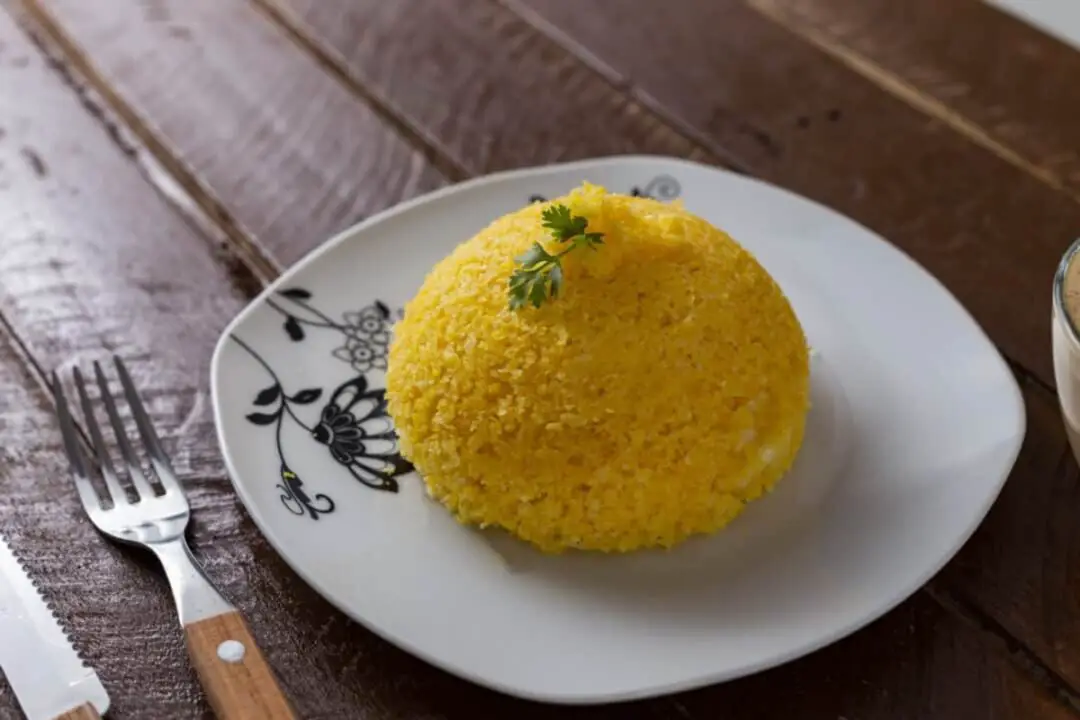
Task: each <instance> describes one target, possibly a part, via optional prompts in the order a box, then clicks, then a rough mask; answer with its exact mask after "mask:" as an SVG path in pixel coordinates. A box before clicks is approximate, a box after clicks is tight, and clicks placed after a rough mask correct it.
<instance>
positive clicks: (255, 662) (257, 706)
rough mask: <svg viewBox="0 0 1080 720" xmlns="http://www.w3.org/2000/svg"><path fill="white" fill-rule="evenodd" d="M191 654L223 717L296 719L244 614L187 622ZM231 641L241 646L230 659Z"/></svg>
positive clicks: (232, 719)
mask: <svg viewBox="0 0 1080 720" xmlns="http://www.w3.org/2000/svg"><path fill="white" fill-rule="evenodd" d="M184 637H185V638H186V640H187V646H188V654H189V655H190V656H191V664H192V665H194V666H195V672H197V673H198V674H199V681H200V682H201V683H202V687H203V690H204V691H205V692H206V696H207V698H208V699H209V701H210V705H211V707H213V708H214V714H215V715H216V716H217V717H218V719H219V720H292V719H293V718H295V717H296V715H295V713H294V712H293V710H292V708H291V707H290V706H289V700H288V698H286V697H285V695H284V694H283V693H282V691H281V688H280V687H279V686H278V682H277V679H276V678H275V677H274V671H273V670H272V669H271V668H270V666H269V665H267V664H266V659H265V658H264V657H263V656H262V652H261V651H260V650H259V645H258V643H257V642H256V640H255V637H254V636H253V635H252V634H251V630H250V629H249V628H248V626H247V623H245V622H244V618H243V617H242V616H241V615H240V613H239V612H235V611H234V612H228V613H224V614H222V615H215V616H214V617H209V618H206V619H204V620H199V621H197V622H193V623H189V624H188V625H185V626H184ZM226 643H231V644H233V645H238V651H236V650H234V652H238V657H229V656H228V652H229V650H230V649H228V648H226V647H225V644H226Z"/></svg>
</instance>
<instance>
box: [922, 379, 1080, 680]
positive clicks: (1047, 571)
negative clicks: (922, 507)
mask: <svg viewBox="0 0 1080 720" xmlns="http://www.w3.org/2000/svg"><path fill="white" fill-rule="evenodd" d="M1023 384H1024V385H1025V386H1026V388H1025V390H1026V392H1025V396H1026V399H1027V403H1026V405H1027V416H1028V433H1027V438H1026V441H1025V443H1024V448H1023V450H1022V451H1021V453H1020V457H1019V459H1018V461H1017V465H1016V469H1015V470H1014V472H1013V475H1012V478H1011V479H1010V480H1009V482H1008V483H1006V485H1005V488H1004V490H1003V491H1002V494H1001V497H1000V498H999V499H998V501H997V503H996V504H995V506H994V508H993V509H992V510H991V511H990V514H989V515H988V517H987V519H986V520H985V522H984V523H983V525H982V527H980V528H979V530H978V531H977V533H976V534H975V536H974V537H973V538H972V540H971V541H970V542H969V543H968V544H967V545H966V546H965V547H964V549H963V550H962V551H961V552H960V554H959V555H958V556H957V558H956V560H954V561H953V562H952V563H951V564H950V565H949V566H948V567H947V568H946V569H945V571H944V572H943V573H942V574H941V576H940V577H939V578H938V579H937V580H936V581H935V582H936V584H937V587H940V588H943V589H945V590H946V591H947V592H950V593H953V594H954V595H955V596H956V597H957V598H959V599H961V600H963V601H966V602H969V603H972V604H973V605H975V606H976V607H978V608H980V610H979V611H980V612H982V613H985V614H986V616H987V619H988V620H989V621H990V622H993V623H997V624H1000V625H1001V626H1002V627H1003V628H1005V629H1006V630H1007V631H1008V632H1010V633H1012V634H1013V635H1014V636H1016V637H1018V638H1020V639H1022V641H1023V642H1024V643H1025V644H1027V645H1029V646H1030V647H1031V648H1032V649H1033V650H1034V651H1035V653H1036V654H1037V655H1038V656H1039V657H1041V658H1042V660H1043V661H1044V662H1045V663H1046V665H1048V666H1049V667H1050V668H1052V669H1053V672H1056V673H1058V674H1060V675H1061V676H1062V677H1063V678H1064V679H1065V680H1066V681H1067V682H1068V683H1070V684H1071V685H1072V687H1073V688H1080V593H1077V592H1075V588H1076V587H1077V582H1078V581H1080V532H1078V530H1077V525H1078V523H1077V519H1076V513H1075V508H1076V507H1077V503H1078V502H1080V471H1078V470H1077V465H1076V461H1075V460H1074V459H1073V457H1072V455H1071V453H1069V452H1068V451H1066V452H1064V453H1062V452H1061V446H1062V442H1063V440H1064V438H1065V431H1064V426H1063V423H1062V421H1061V414H1060V411H1059V409H1058V405H1057V402H1056V399H1055V398H1054V397H1053V396H1052V395H1050V394H1049V393H1044V392H1041V391H1037V390H1036V386H1035V385H1034V383H1032V382H1031V381H1030V380H1026V381H1024V383H1023Z"/></svg>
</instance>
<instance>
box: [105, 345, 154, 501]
mask: <svg viewBox="0 0 1080 720" xmlns="http://www.w3.org/2000/svg"><path fill="white" fill-rule="evenodd" d="M94 375H95V376H96V378H97V384H98V390H99V391H100V392H101V399H102V400H103V401H104V403H105V414H107V415H108V416H109V424H111V425H112V430H113V435H115V436H116V443H117V444H118V445H119V446H120V454H121V455H123V456H124V462H126V463H127V467H128V475H129V476H130V477H131V484H132V485H133V486H134V488H135V493H136V494H137V495H138V496H139V497H140V498H148V497H154V496H155V493H154V488H152V487H151V486H150V483H149V482H147V480H146V475H144V474H143V469H142V463H140V462H139V456H138V455H136V454H135V450H134V449H133V448H132V447H131V443H130V442H129V441H128V437H127V432H126V431H125V430H124V423H123V421H121V420H120V413H118V412H117V411H116V403H115V402H113V398H112V393H110V392H109V381H108V380H106V379H105V373H104V372H102V370H101V363H99V362H98V361H96V360H95V361H94Z"/></svg>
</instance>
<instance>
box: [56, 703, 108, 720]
mask: <svg viewBox="0 0 1080 720" xmlns="http://www.w3.org/2000/svg"><path fill="white" fill-rule="evenodd" d="M100 718H101V716H100V715H98V711H97V709H95V708H94V706H93V705H91V704H90V703H86V704H85V705H80V706H79V707H77V708H75V709H74V710H68V711H67V712H66V713H64V714H63V715H57V716H56V718H55V720H100Z"/></svg>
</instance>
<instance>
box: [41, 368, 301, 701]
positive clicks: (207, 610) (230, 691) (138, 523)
mask: <svg viewBox="0 0 1080 720" xmlns="http://www.w3.org/2000/svg"><path fill="white" fill-rule="evenodd" d="M113 361H114V363H115V364H116V372H117V376H118V377H119V378H120V385H121V386H122V387H123V390H124V396H125V397H126V399H127V403H128V405H129V406H130V408H131V414H132V415H133V416H134V418H135V425H136V427H137V428H138V434H139V437H140V438H141V440H142V445H143V448H144V450H145V452H146V455H147V457H148V458H149V459H150V464H151V467H152V468H153V474H154V475H156V476H157V479H158V482H159V483H160V484H161V487H162V488H163V489H164V492H163V493H162V494H161V495H158V494H156V493H155V492H154V488H153V487H152V485H151V483H150V479H149V478H148V477H147V476H146V475H145V474H144V472H143V468H142V464H141V463H140V461H139V456H138V455H137V454H136V452H135V449H134V448H133V447H132V444H131V441H129V439H128V436H127V433H126V431H125V430H124V424H123V422H122V421H121V419H120V414H119V413H118V412H117V409H116V403H115V402H114V401H113V398H112V395H111V394H110V392H109V382H108V380H107V379H106V377H105V373H104V372H103V371H102V369H101V365H100V364H99V363H97V362H95V363H94V375H95V376H96V379H97V385H98V389H99V392H100V395H101V402H102V404H103V405H104V406H105V413H106V414H107V415H108V416H109V422H110V424H111V425H112V430H113V433H114V435H115V436H116V442H117V445H118V447H119V450H120V455H121V456H122V457H123V459H124V462H125V464H126V465H127V470H128V475H129V477H130V479H131V484H132V486H133V488H134V490H135V493H136V494H137V495H138V498H139V499H138V501H137V502H134V503H132V502H130V501H129V500H128V496H127V493H126V492H125V491H124V488H123V486H122V485H121V484H120V479H119V477H118V476H117V473H116V469H115V467H114V466H113V463H112V460H111V459H110V457H109V449H108V446H107V445H106V444H105V438H104V437H103V436H102V434H101V428H100V426H99V425H98V422H97V420H96V418H95V416H94V410H93V405H92V403H91V402H90V396H89V394H88V393H87V392H86V383H85V382H84V381H83V376H82V373H80V372H79V370H78V368H76V369H75V370H74V372H73V375H74V378H75V387H76V390H77V391H78V394H79V400H80V402H81V404H82V410H83V416H84V417H85V420H86V429H87V430H88V432H89V435H90V442H91V444H92V445H93V453H92V456H90V457H88V456H87V454H86V453H85V452H84V450H83V445H82V444H81V443H80V438H79V433H78V430H77V429H76V426H75V422H74V420H73V419H72V416H71V411H70V409H69V408H68V403H67V399H66V398H65V397H64V391H63V388H62V387H61V385H60V378H59V377H58V376H57V375H56V374H55V373H53V378H52V381H53V393H54V395H55V398H56V412H57V416H58V417H59V420H60V430H61V432H62V433H63V437H64V447H65V449H66V450H67V454H68V458H69V460H70V461H71V475H72V477H73V478H74V480H75V488H76V489H77V490H78V493H79V498H80V499H81V500H82V504H83V507H84V508H85V509H86V514H87V515H89V516H90V521H91V522H92V523H93V524H94V525H95V526H96V527H97V529H98V530H99V531H101V532H102V533H103V534H105V535H107V536H108V537H110V538H112V539H114V540H119V541H120V542H124V543H129V544H132V545H138V546H141V547H144V548H147V549H149V550H150V551H151V552H153V553H154V555H156V556H157V558H158V560H159V561H161V565H162V567H164V568H165V575H166V576H167V577H168V579H169V585H170V586H171V587H172V592H173V597H174V598H175V600H176V608H177V611H178V612H179V615H180V624H181V625H182V626H183V628H184V637H185V639H186V641H187V646H188V653H189V655H190V656H191V661H192V664H193V665H194V666H195V670H196V671H197V672H198V675H199V680H200V681H201V682H202V685H203V688H204V689H205V690H206V694H207V696H208V697H209V700H210V704H211V705H212V706H213V708H214V712H215V713H216V714H217V716H218V717H220V718H223V719H224V720H232V719H233V718H252V719H258V720H270V719H274V720H276V719H277V718H293V717H295V715H294V714H293V711H292V709H291V708H290V706H289V702H288V700H287V699H286V698H285V694H284V693H283V692H282V690H281V688H280V686H279V685H278V683H277V681H276V679H275V678H274V675H273V672H272V671H271V670H270V666H269V665H267V663H266V660H265V659H264V658H263V656H262V653H261V652H260V651H259V648H258V646H257V645H256V644H255V639H254V637H253V636H252V634H251V631H250V630H249V629H248V627H247V624H246V623H245V622H244V620H243V618H242V617H241V615H240V613H239V611H238V610H237V609H236V608H235V607H233V606H232V605H231V604H230V603H229V602H228V601H227V600H225V598H224V597H222V596H221V593H220V592H218V590H217V588H215V587H214V585H213V583H211V582H210V580H209V579H208V578H207V577H206V575H205V574H204V573H203V571H202V568H201V567H200V566H199V564H198V563H197V562H196V561H195V558H194V556H193V555H192V554H191V549H190V548H189V547H188V544H187V540H186V539H185V537H184V531H185V530H186V529H187V524H188V520H189V519H190V518H191V509H190V507H189V506H188V501H187V497H186V496H185V495H184V490H183V488H182V487H181V485H180V483H179V482H178V481H177V479H176V475H175V474H174V473H173V470H172V465H171V463H170V462H169V458H168V456H167V455H166V454H165V451H164V450H163V449H162V447H161V442H160V441H159V440H158V437H157V434H156V433H155V432H154V427H153V425H152V424H151V423H150V418H149V416H148V415H147V414H146V410H145V408H144V407H143V404H142V401H140V400H139V395H138V392H137V391H136V390H135V385H134V384H133V383H132V381H131V376H130V375H129V374H128V371H127V368H125V367H124V363H123V362H121V360H120V358H113ZM91 458H93V460H92V459H91ZM95 468H96V469H98V470H100V472H101V477H102V480H104V484H105V487H106V489H107V495H108V496H109V499H110V500H111V503H112V506H111V507H109V508H105V507H103V506H102V504H101V498H99V497H98V493H97V491H96V490H95V489H94V486H93V485H92V484H91V481H90V477H91V472H92V471H93V470H94V469H95Z"/></svg>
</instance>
